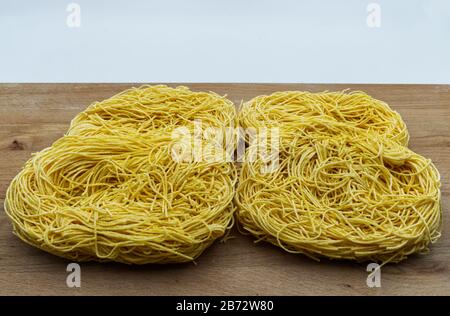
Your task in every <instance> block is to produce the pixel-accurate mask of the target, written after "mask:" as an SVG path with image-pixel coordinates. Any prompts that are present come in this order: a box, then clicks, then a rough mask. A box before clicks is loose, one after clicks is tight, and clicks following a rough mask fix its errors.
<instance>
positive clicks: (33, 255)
mask: <svg viewBox="0 0 450 316" xmlns="http://www.w3.org/2000/svg"><path fill="white" fill-rule="evenodd" d="M171 85H174V86H175V85H176V84H171ZM131 86H133V84H0V203H1V205H3V200H4V196H5V191H6V188H7V186H8V184H9V182H10V181H11V179H12V178H13V176H14V175H15V174H16V173H17V172H18V171H19V170H20V168H21V166H22V165H23V163H24V162H25V161H26V160H27V159H28V158H29V157H30V155H31V153H32V152H36V151H39V150H41V149H43V148H45V147H47V146H49V145H50V144H51V143H52V142H53V141H54V140H56V139H57V138H59V137H61V136H62V135H63V132H64V131H65V130H66V129H67V127H68V124H69V121H70V120H71V118H72V117H74V116H75V115H76V114H77V113H78V112H80V111H81V110H83V109H84V108H85V107H86V106H87V105H88V104H90V103H91V102H93V101H96V100H102V99H105V98H107V97H109V96H111V95H113V94H115V93H117V92H119V91H121V90H123V89H126V88H129V87H131ZM188 86H190V87H191V88H192V89H194V90H211V91H215V92H217V93H219V94H227V95H228V97H229V98H230V99H231V100H232V101H233V102H235V103H236V104H240V102H241V100H248V99H249V98H251V97H253V96H256V95H259V94H265V93H270V92H273V91H276V90H287V89H289V90H294V89H298V90H310V91H322V90H342V89H345V88H351V89H359V90H364V91H366V92H367V93H369V94H370V95H372V96H374V97H376V98H379V99H382V100H384V101H386V102H388V103H389V104H390V105H391V106H392V107H393V108H394V109H395V110H397V111H398V112H400V113H401V115H402V116H403V118H404V119H405V121H406V123H407V124H408V127H409V131H410V134H411V146H410V147H411V148H412V149H413V150H415V151H417V152H418V153H420V154H422V155H425V156H427V157H429V158H431V159H432V160H433V161H434V162H435V164H436V166H437V167H438V169H439V170H440V172H441V176H442V204H443V212H444V226H443V235H442V237H441V239H440V240H439V241H438V242H437V243H436V244H435V245H433V247H432V250H431V253H430V254H429V255H426V256H413V257H411V258H409V259H408V260H406V261H404V262H402V263H400V264H398V265H388V266H386V267H383V268H382V271H381V287H380V288H369V287H368V286H367V285H366V278H367V275H368V272H366V265H365V264H356V263H351V262H336V261H328V260H323V261H321V262H319V263H318V262H315V261H312V260H310V259H308V258H306V257H304V256H301V255H292V254H288V253H286V252H284V251H282V250H280V249H278V248H277V247H274V246H271V245H269V244H254V243H253V241H252V239H251V238H250V237H245V236H241V235H239V233H237V232H233V235H234V236H235V238H233V239H231V240H229V241H227V242H226V243H216V244H214V245H213V246H212V247H211V248H210V249H208V250H207V251H206V252H205V253H204V254H203V255H202V256H201V257H200V258H199V259H198V260H197V264H196V265H194V264H192V263H190V264H179V265H166V266H155V265H146V266H127V265H122V264H115V263H106V264H99V263H83V264H81V287H80V288H68V287H67V286H66V276H67V275H68V273H67V272H66V266H67V264H68V261H66V260H64V259H60V258H57V257H55V256H52V255H50V254H47V253H44V252H42V251H40V250H37V249H35V248H33V247H31V246H28V245H26V244H24V243H22V242H21V241H19V239H18V238H16V237H15V236H13V235H12V233H11V225H10V222H9V220H8V219H7V217H6V215H5V213H4V212H3V207H2V211H1V212H0V294H2V295H5V294H7V295H14V294H26V295H28V294H37V295H42V294H64V295H82V294H84V295H90V294H111V295H116V294H117V295H118V294H124V295H128V294H129V295H203V294H206V295H353V294H362V295H380V294H381V295H386V294H392V295H398V294H412V295H424V294H445V295H449V294H450V224H449V223H450V221H449V220H448V216H449V213H450V207H449V204H450V183H449V182H448V178H449V176H450V86H448V85H331V84H330V85H315V84H188Z"/></svg>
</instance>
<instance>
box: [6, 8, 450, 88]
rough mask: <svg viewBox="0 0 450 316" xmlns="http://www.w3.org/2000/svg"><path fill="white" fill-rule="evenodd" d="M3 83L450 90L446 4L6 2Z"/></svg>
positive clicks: (449, 33) (449, 26)
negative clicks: (421, 86) (374, 22)
mask: <svg viewBox="0 0 450 316" xmlns="http://www.w3.org/2000/svg"><path fill="white" fill-rule="evenodd" d="M71 2H75V3H77V4H79V5H80V8H81V27H79V28H71V27H68V26H67V23H66V20H67V16H68V15H69V14H70V13H68V12H67V11H66V9H67V6H68V4H69V3H71ZM373 2H375V3H378V4H379V5H380V7H381V27H380V28H370V27H368V25H367V23H366V19H367V16H368V14H369V13H368V12H367V5H368V4H370V3H373ZM0 81H2V82H317V83H319V82H337V83H366V82H367V83H450V1H447V0H409V1H400V0H397V1H394V0H385V1H381V0H380V1H363V0H347V1H342V0H341V1H337V0H316V1H312V0H311V1H282V0H281V1H275V0H260V1H257V0H228V1H217V0H192V1H182V0H168V1H163V0H158V1H132V0H128V1H125V0H123V1H95V0H90V1H87V0H79V1H61V0H54V1H50V0H41V1H23V0H10V1H9V0H0Z"/></svg>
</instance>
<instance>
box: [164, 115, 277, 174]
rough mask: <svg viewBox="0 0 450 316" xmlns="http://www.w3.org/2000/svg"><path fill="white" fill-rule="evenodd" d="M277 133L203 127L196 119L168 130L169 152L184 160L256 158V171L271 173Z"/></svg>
mask: <svg viewBox="0 0 450 316" xmlns="http://www.w3.org/2000/svg"><path fill="white" fill-rule="evenodd" d="M279 134H280V132H279V129H278V128H260V129H258V130H256V129H254V128H248V129H244V128H234V127H224V128H217V127H210V126H206V127H205V126H204V125H203V124H202V122H201V121H200V120H196V121H194V127H193V129H192V128H191V129H189V128H188V127H187V126H183V127H178V128H176V129H175V130H174V131H173V132H172V140H174V144H173V145H172V148H171V156H172V159H173V160H174V161H176V162H185V163H192V162H233V161H234V162H246V163H253V162H260V163H261V170H260V172H261V173H271V172H275V171H276V170H277V169H278V167H279V138H280V135H279ZM243 139H245V140H246V142H241V141H240V140H243ZM246 144H247V147H246Z"/></svg>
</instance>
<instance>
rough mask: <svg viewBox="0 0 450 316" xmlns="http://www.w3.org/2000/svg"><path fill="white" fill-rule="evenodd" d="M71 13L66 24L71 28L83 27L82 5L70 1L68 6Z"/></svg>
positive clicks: (68, 11) (67, 9)
mask: <svg viewBox="0 0 450 316" xmlns="http://www.w3.org/2000/svg"><path fill="white" fill-rule="evenodd" d="M66 12H67V13H69V14H68V15H67V18H66V24H67V26H68V27H70V28H78V27H81V7H80V5H79V4H78V3H69V4H68V5H67V8H66Z"/></svg>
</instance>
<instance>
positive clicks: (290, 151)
mask: <svg viewBox="0 0 450 316" xmlns="http://www.w3.org/2000/svg"><path fill="white" fill-rule="evenodd" d="M354 98H355V99H354ZM361 98H362V99H363V100H369V101H368V102H367V103H364V102H363V101H360V100H361ZM331 99H333V100H335V101H336V102H335V103H332V102H331V101H330V100H331ZM324 100H327V101H326V102H325V101H324ZM342 100H344V101H345V102H344V103H343V104H341V103H340V102H341V101H342ZM291 102H293V103H291ZM349 113H351V114H349ZM240 119H241V122H243V123H241V124H242V125H244V126H246V127H255V128H263V127H265V123H266V122H267V124H268V125H269V126H276V127H279V128H280V138H281V142H282V146H281V148H280V153H279V154H280V166H279V168H278V169H276V171H275V172H273V173H263V172H261V170H262V167H263V166H264V165H265V162H264V161H262V160H261V159H257V160H256V161H254V162H251V161H249V160H247V161H246V162H244V164H243V165H242V169H241V173H240V178H239V184H238V188H237V193H236V197H235V200H236V204H237V206H238V211H237V217H238V220H239V222H240V225H241V226H242V228H243V229H244V231H246V232H248V233H251V234H253V235H254V236H255V237H256V238H257V240H258V241H260V240H264V241H268V242H270V243H273V244H275V245H278V246H280V247H282V248H283V249H285V250H286V251H289V252H294V253H303V254H305V255H308V256H310V257H312V258H315V259H318V258H320V257H328V258H332V259H350V260H357V261H367V260H371V261H376V262H383V263H387V262H398V261H401V260H403V259H405V258H406V257H407V256H408V255H410V254H412V253H416V252H419V253H422V252H426V251H427V249H428V245H429V244H430V243H433V242H435V241H436V240H437V239H438V238H439V236H440V228H441V220H442V219H441V207H440V190H439V187H440V179H439V173H438V171H437V170H436V168H435V167H434V165H433V164H432V163H431V161H430V160H429V159H426V158H424V157H422V156H420V155H418V154H416V153H414V152H413V151H411V150H410V149H408V148H407V147H405V146H404V145H405V144H406V143H407V140H408V134H407V132H406V127H405V124H404V123H403V121H402V120H401V118H400V116H399V115H398V114H397V113H395V112H393V111H391V110H390V109H389V108H388V107H387V105H385V104H382V103H380V102H376V101H375V100H373V99H371V98H370V97H368V96H366V95H365V94H362V93H360V92H357V93H338V92H333V93H323V94H322V93H319V94H311V93H305V92H298V93H297V92H286V93H283V92H282V93H276V94H274V95H272V96H263V97H258V98H255V99H253V100H251V101H250V102H248V103H246V104H245V105H244V109H243V112H242V113H241V115H240ZM249 154H250V151H248V152H247V155H249Z"/></svg>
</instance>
